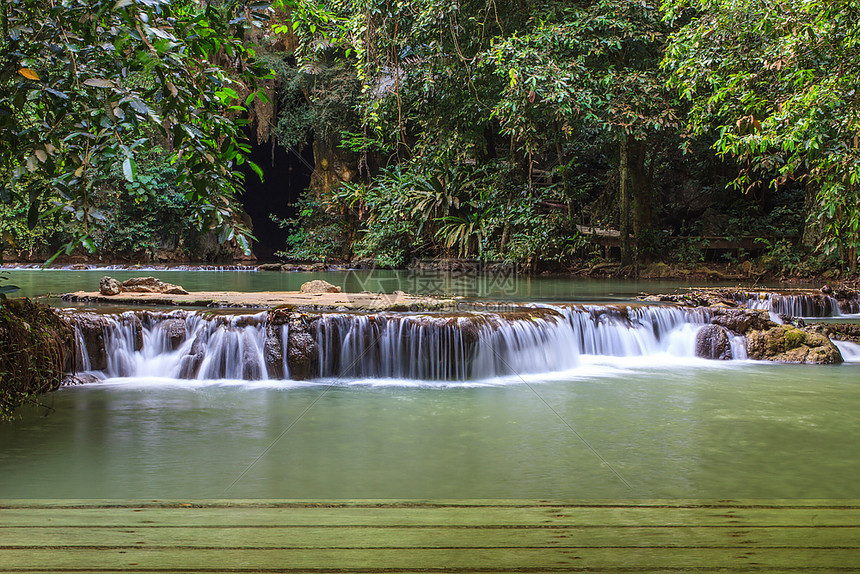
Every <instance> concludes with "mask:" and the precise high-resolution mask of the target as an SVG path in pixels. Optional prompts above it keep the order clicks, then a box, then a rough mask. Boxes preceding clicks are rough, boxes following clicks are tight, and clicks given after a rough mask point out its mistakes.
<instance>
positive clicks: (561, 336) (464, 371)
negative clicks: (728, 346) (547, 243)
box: [316, 306, 746, 381]
mask: <svg viewBox="0 0 860 574" xmlns="http://www.w3.org/2000/svg"><path fill="white" fill-rule="evenodd" d="M706 322H707V316H706V314H705V313H704V312H702V311H697V310H685V309H678V308H669V307H636V308H634V307H631V308H612V307H598V306H584V307H560V306H543V307H533V308H531V309H528V310H525V311H521V312H519V313H513V314H494V313H470V314H466V315H462V316H456V317H450V316H433V315H405V316H404V315H384V314H381V315H355V314H329V315H324V316H322V317H321V318H320V321H319V326H318V328H317V339H316V342H317V345H318V347H319V352H320V364H319V375H320V376H322V377H349V378H355V377H379V378H408V379H424V380H454V381H463V380H476V379H488V378H495V377H500V376H507V375H518V374H527V373H544V372H552V371H561V370H568V369H572V368H574V367H576V366H577V365H578V364H579V357H580V356H581V355H603V356H607V355H608V356H615V357H630V356H647V355H652V354H660V353H668V354H672V355H676V356H685V357H693V356H694V355H695V338H696V332H697V331H698V329H699V327H701V326H702V325H704V324H705V323H706ZM738 344H739V345H740V346H744V349H743V352H740V351H738V355H739V356H742V357H745V356H746V349H745V342H744V341H743V340H742V341H740V342H739V343H738Z"/></svg>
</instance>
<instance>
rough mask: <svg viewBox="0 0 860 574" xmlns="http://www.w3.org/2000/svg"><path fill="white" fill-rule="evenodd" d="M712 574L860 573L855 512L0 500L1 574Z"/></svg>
mask: <svg viewBox="0 0 860 574" xmlns="http://www.w3.org/2000/svg"><path fill="white" fill-rule="evenodd" d="M714 571H720V572H856V571H860V504H858V503H856V502H855V501H801V502H795V501H786V502H771V503H768V502H766V501H764V502H762V501H741V502H729V501H721V502H709V501H687V502H684V501H681V502H665V501H653V502H649V501H644V502H643V501H630V502H628V501H618V502H613V501H603V502H600V503H567V502H552V501H447V502H391V501H355V502H340V501H338V502H333V503H320V502H310V503H309V502H295V501H209V502H201V501H194V502H169V501H168V502H164V501H152V502H146V503H141V502H117V501H3V502H0V572H34V573H35V572H76V573H83V572H101V573H106V572H124V573H133V572H141V573H143V572H189V573H195V574H196V573H204V572H212V573H215V572H273V573H274V572H285V573H286V572H356V573H359V572H361V573H363V572H386V573H395V572H403V573H409V572H533V573H537V572H637V573H638V572H648V573H656V572H714Z"/></svg>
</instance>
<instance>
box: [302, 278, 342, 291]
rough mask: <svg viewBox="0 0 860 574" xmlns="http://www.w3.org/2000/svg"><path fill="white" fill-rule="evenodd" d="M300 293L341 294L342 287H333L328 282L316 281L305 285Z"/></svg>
mask: <svg viewBox="0 0 860 574" xmlns="http://www.w3.org/2000/svg"><path fill="white" fill-rule="evenodd" d="M300 291H301V292H302V293H340V287H337V286H335V285H332V284H331V283H329V282H328V281H322V280H320V279H314V280H313V281H308V282H307V283H303V284H302V287H301V289H300Z"/></svg>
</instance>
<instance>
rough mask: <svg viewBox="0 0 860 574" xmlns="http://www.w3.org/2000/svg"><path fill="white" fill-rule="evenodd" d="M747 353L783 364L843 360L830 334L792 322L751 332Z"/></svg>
mask: <svg viewBox="0 0 860 574" xmlns="http://www.w3.org/2000/svg"><path fill="white" fill-rule="evenodd" d="M747 355H748V356H749V358H750V359H758V360H766V361H776V362H780V363H804V364H810V365H836V364H839V363H841V362H842V355H841V353H840V352H839V349H837V348H836V345H834V344H833V343H832V342H831V341H830V339H828V338H827V337H826V336H824V335H821V334H819V333H814V332H809V331H805V330H803V329H798V328H797V327H793V326H791V325H778V326H776V327H772V328H770V329H767V330H764V331H752V332H750V333H749V334H748V335H747Z"/></svg>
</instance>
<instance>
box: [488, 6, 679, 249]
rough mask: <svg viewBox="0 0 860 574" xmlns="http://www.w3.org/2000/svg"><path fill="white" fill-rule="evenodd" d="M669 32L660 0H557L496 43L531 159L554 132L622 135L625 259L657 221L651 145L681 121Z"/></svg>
mask: <svg viewBox="0 0 860 574" xmlns="http://www.w3.org/2000/svg"><path fill="white" fill-rule="evenodd" d="M550 6H551V7H552V6H553V5H552V4H551V5H550ZM667 33H668V29H667V26H666V25H665V24H664V23H663V22H662V21H661V17H660V13H659V11H658V7H657V3H656V2H649V1H643V2H626V1H619V0H598V1H594V2H585V3H577V4H559V5H555V8H548V9H547V11H546V13H543V14H537V15H535V16H534V18H533V20H532V26H531V29H530V30H528V31H527V32H526V33H524V34H522V35H514V36H512V37H511V38H509V39H507V40H506V41H503V42H498V43H496V45H495V46H494V59H495V62H496V66H497V68H496V69H497V72H498V73H499V74H500V75H502V76H504V77H506V79H508V82H507V87H506V88H505V92H504V94H503V96H502V97H501V98H500V99H499V101H498V104H497V106H496V108H495V111H494V113H495V114H496V115H497V116H498V117H499V119H500V121H501V126H502V129H503V130H504V132H505V133H507V134H509V135H510V136H511V138H512V139H513V140H514V141H516V142H517V143H518V145H519V146H520V150H521V151H522V153H524V154H525V155H526V156H527V158H528V161H529V164H532V163H533V161H534V158H535V156H536V155H537V154H538V153H539V148H540V146H541V144H542V142H543V141H545V140H546V139H547V134H553V136H554V139H555V140H556V141H558V139H560V138H564V139H567V138H575V137H581V136H582V134H584V133H587V132H589V131H591V132H593V131H597V132H603V133H605V134H607V135H608V136H609V138H610V139H611V141H612V142H614V145H615V146H616V150H617V152H616V153H617V154H618V155H617V157H618V173H619V177H618V180H619V204H620V227H621V235H622V262H623V263H624V264H629V263H630V262H631V261H632V258H633V249H632V244H631V231H632V232H633V234H635V237H636V239H637V242H639V243H640V244H641V242H642V241H643V239H644V237H645V235H646V233H647V232H648V231H649V230H650V226H651V200H650V198H651V191H650V177H649V173H648V169H646V162H647V160H648V155H649V154H648V148H649V145H648V144H649V143H652V141H653V138H654V137H655V136H656V135H658V134H659V133H660V132H662V131H664V130H668V129H671V128H674V127H676V126H677V123H678V119H677V115H676V114H677V112H676V108H677V102H676V101H675V98H674V97H673V94H672V93H671V92H669V90H667V88H666V86H665V78H664V76H663V74H662V73H661V71H660V69H659V67H658V63H659V61H660V59H661V55H662V47H663V43H664V41H665V39H666V37H667ZM559 155H560V153H559ZM559 159H560V158H559ZM650 159H651V165H653V162H654V161H655V157H654V155H652V156H651V158H650ZM631 227H632V229H631ZM640 247H642V245H640ZM639 255H640V256H641V255H642V250H641V249H640V250H639Z"/></svg>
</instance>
